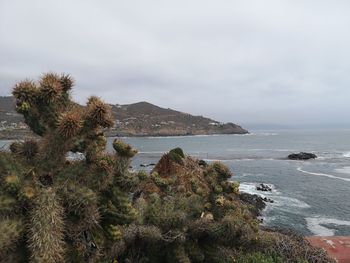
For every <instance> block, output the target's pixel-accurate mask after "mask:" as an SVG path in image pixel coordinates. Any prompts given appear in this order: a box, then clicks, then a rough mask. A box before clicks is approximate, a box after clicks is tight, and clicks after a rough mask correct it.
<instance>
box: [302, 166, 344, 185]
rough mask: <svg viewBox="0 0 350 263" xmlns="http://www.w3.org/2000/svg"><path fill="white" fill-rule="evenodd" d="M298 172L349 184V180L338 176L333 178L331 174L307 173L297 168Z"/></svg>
mask: <svg viewBox="0 0 350 263" xmlns="http://www.w3.org/2000/svg"><path fill="white" fill-rule="evenodd" d="M298 171H299V172H302V173H306V174H310V175H317V176H324V177H328V178H332V179H339V180H343V181H346V182H350V178H344V177H339V176H335V175H332V174H324V173H313V172H308V171H305V170H303V169H302V168H301V167H298Z"/></svg>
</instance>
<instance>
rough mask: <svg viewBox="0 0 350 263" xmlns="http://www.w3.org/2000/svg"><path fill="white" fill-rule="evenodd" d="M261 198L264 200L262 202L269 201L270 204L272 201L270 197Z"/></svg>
mask: <svg viewBox="0 0 350 263" xmlns="http://www.w3.org/2000/svg"><path fill="white" fill-rule="evenodd" d="M263 200H264V202H266V203H271V204H273V203H274V201H273V200H272V199H271V198H267V197H264V198H263Z"/></svg>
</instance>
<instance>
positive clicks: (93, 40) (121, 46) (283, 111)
mask: <svg viewBox="0 0 350 263" xmlns="http://www.w3.org/2000/svg"><path fill="white" fill-rule="evenodd" d="M47 71H54V72H58V73H61V72H65V73H70V74H71V75H72V76H73V77H74V78H75V80H76V88H75V90H74V92H73V98H74V99H75V100H77V101H79V102H81V103H83V102H85V101H86V98H87V97H88V96H89V95H92V94H96V95H98V96H100V97H102V98H103V99H104V100H105V101H107V102H110V103H113V104H115V103H119V104H127V103H133V102H137V101H148V102H151V103H154V104H156V105H159V106H162V107H166V108H167V107H170V108H174V109H178V110H181V111H186V112H190V113H193V114H196V115H205V116H209V117H212V118H215V119H217V120H220V121H233V122H236V123H239V124H242V125H245V124H246V125H248V124H251V123H267V124H281V125H291V124H292V125H294V124H297V125H299V124H301V125H306V124H312V125H313V124H345V125H349V124H350V118H349V110H350V1H348V0H329V1H323V0H314V1H313V0H264V1H262V0H251V1H250V0H241V1H235V0H227V1H220V0H212V1H205V0H173V1H166V0H158V1H148V0H142V1H141V0H140V1H130V0H125V1H118V0H113V1H112V0H111V1H107V0H101V1H97V0H94V1H92V0H91V1H89V0H79V1H78V0H74V1H71V0H70V1H68V0H56V1H50V0H31V1H25V0H23V1H17V0H0V95H8V94H10V92H11V88H12V87H13V85H14V84H15V83H16V81H19V80H21V79H24V78H33V79H36V78H37V77H38V76H40V74H41V73H42V72H47Z"/></svg>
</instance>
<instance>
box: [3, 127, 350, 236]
mask: <svg viewBox="0 0 350 263" xmlns="http://www.w3.org/2000/svg"><path fill="white" fill-rule="evenodd" d="M122 139H123V140H124V141H126V142H127V143H129V144H131V145H132V146H133V147H135V148H136V149H138V151H139V153H138V154H137V155H136V157H135V158H134V159H133V162H132V165H133V167H134V168H135V169H146V170H147V169H148V170H150V169H152V167H147V168H142V167H140V165H141V164H150V163H156V162H157V161H158V160H159V158H160V157H161V156H162V154H163V153H165V152H167V151H169V150H170V149H172V148H175V147H181V148H182V149H183V150H184V151H185V152H186V153H187V154H189V155H191V156H194V157H196V158H199V159H204V160H206V161H208V162H211V161H216V160H217V161H221V162H223V163H224V164H225V165H227V166H228V167H229V168H230V169H231V170H232V172H233V173H234V176H233V177H232V180H235V181H239V182H240V190H241V191H243V192H248V193H252V194H259V195H261V196H263V197H268V198H271V199H272V200H274V203H272V204H270V203H269V204H268V205H267V207H266V209H265V210H264V211H263V215H262V216H263V224H264V225H266V226H269V227H280V228H288V229H292V230H295V231H298V232H300V233H302V234H305V235H320V236H333V235H337V236H338V235H350V130H289V131H255V132H254V131H253V132H251V134H247V135H210V136H179V137H139V138H137V137H133V138H130V137H129V138H122ZM108 140H109V145H108V149H109V150H112V147H111V142H112V141H113V138H109V139H108ZM8 143H9V141H0V147H1V145H4V144H8ZM300 151H304V152H312V153H315V154H316V155H317V156H318V158H317V159H316V160H309V161H291V160H288V159H287V158H286V157H287V156H288V154H290V153H297V152H300ZM260 183H265V184H268V185H270V186H271V187H272V191H271V192H260V191H257V190H256V186H257V185H258V184H260Z"/></svg>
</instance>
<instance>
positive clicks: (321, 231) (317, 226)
mask: <svg viewBox="0 0 350 263" xmlns="http://www.w3.org/2000/svg"><path fill="white" fill-rule="evenodd" d="M305 220H306V225H307V228H308V229H309V230H310V231H311V232H312V233H313V234H314V235H315V236H334V234H335V229H332V228H331V227H329V226H328V227H325V226H324V225H330V224H333V225H339V226H350V221H344V220H339V219H335V218H324V217H307V218H305Z"/></svg>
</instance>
